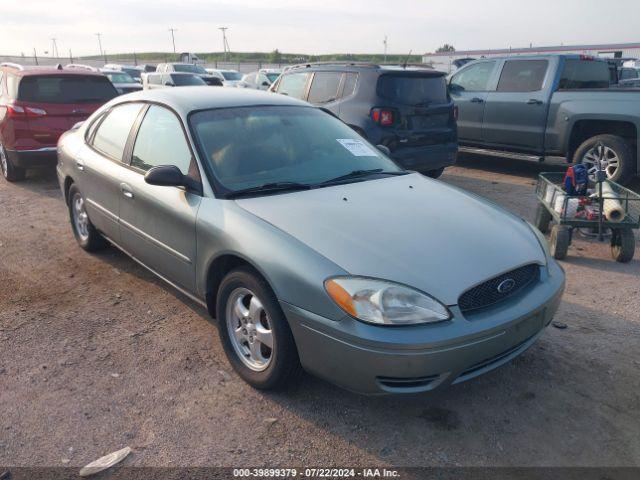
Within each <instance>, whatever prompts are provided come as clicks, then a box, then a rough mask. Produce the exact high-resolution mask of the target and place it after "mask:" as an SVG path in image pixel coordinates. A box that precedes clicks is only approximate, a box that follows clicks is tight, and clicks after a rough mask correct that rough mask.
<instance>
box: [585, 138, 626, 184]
mask: <svg viewBox="0 0 640 480" xmlns="http://www.w3.org/2000/svg"><path fill="white" fill-rule="evenodd" d="M603 149H604V156H603V159H602V162H601V167H600V168H601V169H602V170H604V171H605V173H606V175H607V178H613V177H614V175H615V174H616V173H617V172H618V169H619V168H620V159H619V158H618V154H617V153H616V152H615V151H614V150H613V149H612V148H610V147H607V146H606V145H603V146H601V147H600V148H598V147H594V148H592V149H591V150H589V151H588V152H587V153H585V154H584V156H583V157H582V164H583V165H584V166H585V167H587V171H588V173H589V178H590V179H591V180H595V176H596V171H597V170H598V161H600V156H601V155H602V153H603Z"/></svg>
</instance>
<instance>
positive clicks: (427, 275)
mask: <svg viewBox="0 0 640 480" xmlns="http://www.w3.org/2000/svg"><path fill="white" fill-rule="evenodd" d="M236 202H237V204H238V205H239V206H240V207H241V208H243V209H245V210H247V211H248V212H250V213H252V214H253V215H255V216H257V217H259V218H261V219H263V220H265V221H267V222H269V223H271V224H272V225H273V226H275V227H277V228H279V229H281V230H283V231H284V232H286V233H288V234H289V235H292V236H293V237H295V238H297V239H298V240H300V241H302V242H304V243H305V244H306V245H308V246H309V247H311V248H312V249H314V250H315V251H316V252H318V253H319V254H321V255H323V256H324V257H326V258H328V259H329V260H331V261H332V262H334V263H335V264H336V265H338V266H340V267H341V268H343V269H344V270H346V271H348V272H349V273H351V274H352V275H362V276H368V277H376V278H382V279H387V280H392V281H395V282H399V283H403V284H406V285H410V286H412V287H414V288H417V289H419V290H422V291H423V292H426V293H429V294H430V295H433V296H434V297H435V298H437V299H438V300H440V301H441V302H443V303H445V304H447V305H454V304H456V303H457V301H458V297H459V296H460V294H461V293H462V292H464V291H465V290H467V289H468V288H470V287H472V286H474V285H477V284H478V283H481V282H483V281H485V280H487V279H489V278H491V277H494V276H496V275H498V274H501V273H504V272H506V271H509V270H512V269H514V268H516V267H519V266H522V265H524V264H528V263H544V262H545V255H544V252H543V251H542V248H541V246H540V244H539V242H538V239H537V238H536V236H535V234H534V233H533V232H532V231H531V229H530V227H529V226H528V225H527V224H526V222H524V221H523V220H521V219H519V218H517V217H515V216H513V215H511V214H509V213H507V212H505V211H504V210H502V209H501V208H499V207H497V206H495V205H493V204H491V203H489V202H486V201H484V200H481V199H479V198H478V197H476V196H475V195H472V194H469V193H467V192H464V191H462V190H458V189H457V188H454V187H451V186H448V185H446V184H445V183H442V182H439V181H435V180H431V179H427V178H425V177H423V176H422V175H419V174H411V175H403V176H399V177H386V178H381V179H376V180H370V181H365V182H358V183H351V184H346V185H336V186H332V187H326V188H319V189H314V190H307V191H301V192H292V193H287V194H280V195H271V196H265V197H255V198H247V199H239V200H236Z"/></svg>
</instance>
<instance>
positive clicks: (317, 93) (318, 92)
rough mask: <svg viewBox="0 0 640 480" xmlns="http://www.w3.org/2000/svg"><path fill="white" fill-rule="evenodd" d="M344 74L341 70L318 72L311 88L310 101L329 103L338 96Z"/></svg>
mask: <svg viewBox="0 0 640 480" xmlns="http://www.w3.org/2000/svg"><path fill="white" fill-rule="evenodd" d="M341 78H342V74H341V73H339V72H317V73H316V74H315V75H314V76H313V82H311V88H310V89H309V102H311V103H328V102H332V101H334V100H335V99H336V98H337V97H338V87H339V86H340V79H341Z"/></svg>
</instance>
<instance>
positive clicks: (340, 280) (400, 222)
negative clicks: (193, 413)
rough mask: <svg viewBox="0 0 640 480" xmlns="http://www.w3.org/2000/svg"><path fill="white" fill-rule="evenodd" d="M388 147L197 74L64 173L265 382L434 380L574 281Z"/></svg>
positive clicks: (526, 235)
mask: <svg viewBox="0 0 640 480" xmlns="http://www.w3.org/2000/svg"><path fill="white" fill-rule="evenodd" d="M385 151H387V152H388V150H386V149H385V148H384V147H376V146H373V145H371V144H369V143H368V142H367V141H366V140H365V139H364V138H362V137H360V136H359V135H358V134H357V133H356V132H354V131H353V130H351V129H350V128H349V127H347V126H346V125H345V124H343V123H342V122H341V121H340V120H338V119H337V118H335V117H333V116H332V115H330V114H329V113H326V112H325V111H323V110H320V109H317V108H313V107H311V106H309V105H308V104H306V103H304V102H301V101H297V100H294V99H290V98H287V97H285V96H282V95H271V94H268V93H263V92H256V91H251V90H240V89H239V90H229V89H224V90H223V89H219V90H218V89H215V88H213V89H202V88H197V87H184V88H176V89H161V90H150V91H143V92H140V93H133V94H130V95H127V96H125V97H118V98H116V99H114V100H113V101H111V102H109V103H108V104H106V105H105V106H104V107H103V108H101V109H100V110H98V111H97V112H96V113H95V114H93V115H92V116H91V117H90V118H89V119H88V120H87V121H86V122H84V123H83V124H81V125H78V126H76V127H75V128H74V129H73V130H71V131H69V132H68V133H66V134H65V135H64V136H63V137H62V138H61V139H60V142H59V145H58V167H57V171H58V176H59V181H60V187H61V188H62V191H63V194H64V198H65V200H66V202H67V204H68V206H69V214H70V219H71V227H72V229H73V233H74V234H75V237H76V239H77V241H78V243H79V244H80V246H81V247H82V248H84V249H85V250H89V251H94V250H97V249H99V248H103V247H105V246H107V245H108V244H113V245H115V246H117V247H118V248H120V249H121V250H123V251H124V252H126V253H127V254H128V255H130V256H131V257H132V258H133V259H134V260H136V261H137V262H139V263H140V264H142V265H143V266H145V267H146V268H148V269H149V270H151V271H152V272H153V273H155V274H156V275H158V276H159V277H160V278H162V279H163V280H165V281H166V282H168V283H169V284H170V285H172V286H173V287H175V288H177V289H178V290H180V291H181V292H183V293H184V294H185V295H187V296H189V297H190V298H192V299H193V300H194V301H196V302H199V303H201V304H202V305H205V306H206V307H207V308H208V310H209V312H210V314H211V315H212V316H213V317H215V318H216V319H217V324H218V328H219V332H220V341H221V343H222V345H223V346H224V349H225V352H226V354H227V356H228V359H229V362H230V363H231V365H232V366H233V368H234V369H235V370H236V371H237V373H238V374H239V375H240V376H241V377H242V378H243V379H245V380H246V381H247V382H248V383H249V384H251V385H253V386H254V387H257V388H263V389H271V388H279V387H284V386H285V385H288V384H290V383H291V382H292V381H295V380H296V378H297V377H298V375H299V373H300V372H302V370H306V371H308V372H310V373H313V374H315V375H317V376H319V377H322V378H325V379H327V380H329V381H331V382H333V383H335V384H338V385H340V386H342V387H344V388H347V389H350V390H354V391H358V392H363V393H402V392H419V391H427V390H432V389H435V388H439V387H444V386H447V385H450V384H453V383H458V382H462V381H465V380H468V379H471V378H473V377H476V376H477V375H480V374H482V373H485V372H488V371H490V370H492V369H494V368H496V367H498V366H499V365H502V364H504V363H505V362H508V361H509V360H511V359H513V358H514V357H516V356H517V355H519V354H521V353H522V352H524V351H525V350H526V349H527V348H528V347H529V346H531V345H532V344H533V342H535V341H536V339H537V338H538V337H539V336H540V334H541V332H542V330H543V329H544V327H545V326H547V325H548V324H549V322H550V321H551V318H552V317H553V315H554V313H555V311H556V309H557V307H558V303H559V302H560V297H561V295H562V291H563V289H564V274H563V271H562V270H561V268H560V267H559V266H558V264H557V263H556V262H555V261H554V260H553V259H551V257H550V256H549V253H548V251H547V248H546V243H545V240H544V238H543V237H542V236H541V235H540V234H539V233H538V232H536V231H535V230H534V229H533V228H532V227H531V226H530V225H529V224H527V223H526V222H525V221H524V220H522V219H520V218H518V217H515V216H513V215H511V214H509V213H507V212H505V211H503V210H502V209H500V208H498V207H496V206H495V205H492V204H490V203H488V202H486V201H484V200H482V199H480V198H478V197H476V196H474V195H472V194H469V193H467V192H465V191H462V190H459V189H456V188H452V187H450V186H448V185H446V184H444V183H441V182H438V181H435V180H431V179H429V178H426V177H423V176H421V175H419V174H416V173H412V172H407V171H404V170H402V169H401V168H400V167H398V166H397V165H396V164H395V163H394V162H393V161H392V160H390V159H389V158H388V157H387V155H386V154H385V153H384V152H385Z"/></svg>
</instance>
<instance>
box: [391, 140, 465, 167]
mask: <svg viewBox="0 0 640 480" xmlns="http://www.w3.org/2000/svg"><path fill="white" fill-rule="evenodd" d="M457 154H458V144H457V142H451V143H441V144H437V145H429V146H424V147H400V148H398V149H396V150H393V151H392V152H391V157H392V158H393V159H394V160H395V161H396V162H398V163H399V164H400V165H402V166H403V167H404V168H406V169H408V170H416V171H419V172H424V171H428V170H436V169H438V168H442V167H450V166H451V165H454V164H455V163H456V158H457Z"/></svg>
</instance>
